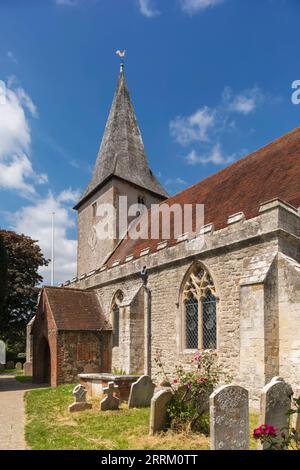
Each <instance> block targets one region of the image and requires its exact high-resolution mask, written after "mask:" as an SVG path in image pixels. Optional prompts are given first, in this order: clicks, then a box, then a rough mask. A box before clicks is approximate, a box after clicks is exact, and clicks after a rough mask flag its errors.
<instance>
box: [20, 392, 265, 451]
mask: <svg viewBox="0 0 300 470" xmlns="http://www.w3.org/2000/svg"><path fill="white" fill-rule="evenodd" d="M73 387H74V386H73V385H62V386H60V387H57V388H49V389H43V390H31V391H29V392H27V393H26V396H25V401H26V416H27V420H26V428H25V436H26V441H27V444H28V446H29V447H30V448H31V449H34V450H40V449H50V450H54V449H64V450H65V449H69V450H70V449H74V450H84V449H86V450H88V449H99V450H112V449H119V450H126V449H146V450H151V449H153V450H173V449H178V450H205V449H209V437H207V436H204V435H202V434H187V433H174V432H172V431H168V432H166V433H162V434H160V435H158V436H154V437H150V436H148V430H149V413H150V410H149V409H146V408H145V409H131V410H128V409H127V408H126V406H125V405H124V406H122V409H121V410H120V411H119V412H113V411H111V412H105V413H103V412H100V411H98V406H99V400H97V401H95V402H94V403H93V410H91V411H84V412H81V413H73V414H71V413H69V412H68V411H67V408H68V405H70V404H71V403H72V390H73ZM251 421H252V422H251V426H250V427H251V429H253V427H254V426H256V424H257V418H256V417H255V416H252V417H251ZM252 444H254V445H255V446H256V443H252ZM255 446H254V447H252V448H255Z"/></svg>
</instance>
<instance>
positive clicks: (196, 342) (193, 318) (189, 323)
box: [183, 264, 217, 349]
mask: <svg viewBox="0 0 300 470" xmlns="http://www.w3.org/2000/svg"><path fill="white" fill-rule="evenodd" d="M183 305H184V349H216V348H217V311H216V296H215V287H214V284H213V281H212V279H211V277H210V275H209V274H208V272H207V271H205V270H204V269H203V268H202V266H200V265H199V264H196V265H195V266H194V268H193V269H192V270H191V272H190V274H189V276H188V278H187V280H186V282H185V285H184V289H183Z"/></svg>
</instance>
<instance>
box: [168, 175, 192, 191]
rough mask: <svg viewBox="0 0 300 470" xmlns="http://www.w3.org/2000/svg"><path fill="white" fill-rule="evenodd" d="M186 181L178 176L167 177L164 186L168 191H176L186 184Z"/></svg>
mask: <svg viewBox="0 0 300 470" xmlns="http://www.w3.org/2000/svg"><path fill="white" fill-rule="evenodd" d="M186 185H187V182H186V181H185V180H184V179H182V178H180V177H177V178H167V179H166V181H165V186H166V187H167V188H168V189H169V190H170V191H176V190H179V189H181V188H182V187H183V186H186Z"/></svg>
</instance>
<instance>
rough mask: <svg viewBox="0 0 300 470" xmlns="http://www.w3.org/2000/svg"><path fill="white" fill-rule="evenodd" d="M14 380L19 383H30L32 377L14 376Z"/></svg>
mask: <svg viewBox="0 0 300 470" xmlns="http://www.w3.org/2000/svg"><path fill="white" fill-rule="evenodd" d="M15 379H16V380H17V381H18V382H21V383H32V377H31V376H29V375H16V376H15Z"/></svg>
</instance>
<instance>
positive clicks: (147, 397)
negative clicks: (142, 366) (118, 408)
mask: <svg viewBox="0 0 300 470" xmlns="http://www.w3.org/2000/svg"><path fill="white" fill-rule="evenodd" d="M154 389H155V385H154V383H153V382H152V380H151V378H150V377H149V375H142V377H140V378H139V379H138V380H137V381H136V382H134V383H133V384H132V385H131V388H130V394H129V400H128V408H146V407H148V406H150V404H151V398H152V397H153V393H154Z"/></svg>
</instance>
